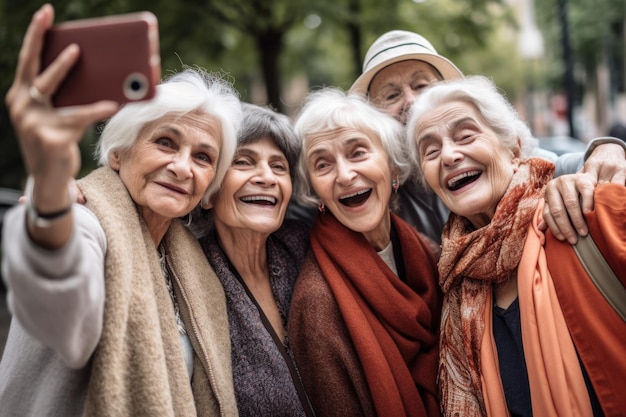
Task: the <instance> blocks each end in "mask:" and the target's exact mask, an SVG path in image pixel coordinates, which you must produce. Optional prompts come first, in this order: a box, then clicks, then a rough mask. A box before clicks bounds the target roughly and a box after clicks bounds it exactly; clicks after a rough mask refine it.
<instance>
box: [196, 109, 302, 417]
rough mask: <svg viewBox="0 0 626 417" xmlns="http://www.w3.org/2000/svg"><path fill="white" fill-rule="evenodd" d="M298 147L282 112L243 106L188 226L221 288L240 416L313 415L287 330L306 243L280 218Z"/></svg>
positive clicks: (296, 229) (290, 223)
mask: <svg viewBox="0 0 626 417" xmlns="http://www.w3.org/2000/svg"><path fill="white" fill-rule="evenodd" d="M299 152H300V143H299V142H298V140H297V139H296V136H295V134H294V132H293V128H292V127H291V124H290V121H289V119H288V118H287V117H286V116H284V115H281V114H278V113H276V112H274V111H272V110H270V109H267V108H262V107H259V106H254V105H251V104H244V118H243V125H242V129H241V133H240V134H239V136H238V139H237V151H236V154H235V158H234V159H233V162H232V165H231V166H230V168H229V169H228V171H227V173H226V176H225V178H224V182H223V183H222V186H221V188H220V190H219V191H218V193H217V194H216V195H215V197H214V198H213V200H212V203H211V205H212V210H210V212H208V213H204V214H205V215H203V217H202V218H203V220H201V221H194V225H193V229H194V231H195V233H196V235H198V236H200V237H199V240H200V244H201V246H202V248H203V249H204V252H205V254H206V256H207V258H208V259H209V262H210V263H211V265H212V266H213V268H214V269H215V272H216V273H217V276H218V278H219V279H220V281H221V282H222V285H223V287H224V291H225V293H226V303H227V308H228V321H229V324H230V339H231V344H232V366H233V379H234V383H235V394H236V397H237V407H238V409H239V414H240V415H241V416H253V417H264V416H265V417H280V416H284V417H296V416H312V415H313V413H312V411H311V406H310V404H309V401H308V399H307V396H306V394H305V392H304V388H303V386H302V382H301V380H300V377H299V376H298V372H297V370H296V368H295V363H294V360H293V358H292V356H291V353H290V351H289V344H288V340H287V333H286V325H287V314H288V312H289V306H290V303H291V295H292V292H293V286H294V283H295V280H296V277H297V276H298V271H299V269H300V265H301V264H302V261H303V259H304V255H305V254H306V250H307V248H308V246H309V245H308V243H309V235H308V228H307V227H306V226H304V225H303V224H300V223H298V222H296V221H293V220H288V221H285V222H283V220H284V218H285V213H286V210H287V205H288V204H289V200H290V199H291V195H292V186H293V185H292V178H293V176H294V173H295V168H296V166H297V161H298V155H299ZM197 214H200V213H197ZM195 217H200V216H195ZM207 221H208V222H209V223H208V224H207ZM207 231H208V233H207Z"/></svg>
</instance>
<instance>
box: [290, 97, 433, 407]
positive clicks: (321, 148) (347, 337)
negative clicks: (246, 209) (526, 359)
mask: <svg viewBox="0 0 626 417" xmlns="http://www.w3.org/2000/svg"><path fill="white" fill-rule="evenodd" d="M295 130H296V133H297V134H298V136H299V137H300V138H301V140H302V141H303V151H302V153H301V162H300V166H299V169H298V175H299V178H300V179H301V180H302V181H303V183H304V184H306V187H304V188H305V192H304V194H303V195H301V196H300V199H301V200H302V201H303V202H308V203H309V204H314V205H318V206H319V210H320V213H318V216H317V218H316V219H315V223H314V225H313V229H312V232H311V250H310V252H309V254H308V255H307V258H306V259H305V262H304V265H303V267H302V269H301V272H300V275H299V278H298V281H297V282H296V288H295V290H294V295H293V300H292V303H291V312H290V317H289V338H290V341H291V344H292V349H293V352H294V354H295V357H296V362H297V364H298V367H299V369H300V371H301V375H302V379H303V381H304V385H305V387H306V389H307V392H308V393H309V397H310V398H311V402H312V404H313V408H314V409H315V412H316V415H317V416H376V415H388V416H436V415H439V403H438V400H437V389H436V374H437V358H438V349H437V347H438V334H439V318H440V308H441V296H440V292H439V288H438V286H437V278H436V264H435V259H434V256H433V254H432V253H431V251H430V250H429V247H428V245H427V244H426V242H425V241H424V240H423V239H422V238H421V236H420V235H419V234H418V233H417V232H416V231H415V229H413V228H412V227H411V226H410V225H409V224H407V223H405V222H404V221H403V220H402V219H400V218H399V217H398V216H397V215H395V214H393V213H392V212H391V210H390V201H391V199H392V195H394V193H395V191H396V190H397V188H398V187H399V186H400V184H401V183H402V182H403V181H404V180H405V179H406V178H407V176H408V173H409V171H408V170H409V166H408V164H407V163H406V159H405V152H404V148H403V146H402V143H403V142H402V141H399V140H398V137H401V136H402V125H401V124H400V123H398V122H397V121H396V120H394V119H393V118H392V117H391V116H389V115H387V114H384V113H382V112H380V111H378V110H377V109H375V108H374V107H373V106H370V105H369V104H368V103H367V102H366V101H365V99H364V98H363V97H361V96H358V95H346V94H344V93H343V92H341V91H339V90H335V89H325V90H321V91H318V92H315V93H312V94H311V95H310V96H309V98H308V99H307V101H306V102H305V105H304V108H303V110H302V113H301V114H300V116H299V117H298V119H297V122H296V124H295Z"/></svg>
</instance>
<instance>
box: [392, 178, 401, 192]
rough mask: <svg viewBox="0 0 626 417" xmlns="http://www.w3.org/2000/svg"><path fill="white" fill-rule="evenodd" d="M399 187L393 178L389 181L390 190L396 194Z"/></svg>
mask: <svg viewBox="0 0 626 417" xmlns="http://www.w3.org/2000/svg"><path fill="white" fill-rule="evenodd" d="M399 187H400V184H398V179H397V178H394V179H393V180H391V188H393V192H394V193H397V192H398V188H399Z"/></svg>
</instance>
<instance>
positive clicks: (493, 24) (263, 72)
mask: <svg viewBox="0 0 626 417" xmlns="http://www.w3.org/2000/svg"><path fill="white" fill-rule="evenodd" d="M557 1H558V0H542V1H539V0H535V6H536V8H537V18H538V20H539V22H540V24H541V28H542V31H543V33H544V36H545V39H546V42H545V44H546V55H547V57H548V58H547V59H546V60H545V65H543V66H541V67H537V68H536V69H535V70H533V71H534V74H535V75H534V76H535V77H539V76H542V75H544V74H547V75H548V76H551V77H552V78H553V82H555V83H556V80H557V78H558V76H559V74H560V73H561V72H562V68H561V66H560V62H561V61H560V43H559V33H560V32H559V30H558V28H559V20H558V10H557V8H556V4H557ZM510 4H511V1H509V0H422V1H419V0H413V1H412V0H386V1H380V0H316V1H314V2H313V1H310V0H184V1H179V2H177V1H172V0H56V1H54V6H55V8H56V13H57V16H56V21H63V20H70V19H77V18H83V17H93V16H100V15H106V14H116V13H125V12H131V11H138V10H150V11H152V12H153V13H155V14H156V15H157V16H158V18H159V28H160V47H161V58H162V68H163V73H164V75H167V74H170V73H172V72H176V71H179V70H180V69H181V68H182V66H183V65H191V66H195V65H197V66H200V67H203V68H206V69H208V70H211V71H218V72H222V73H224V74H226V75H227V77H229V78H230V79H231V80H233V81H234V84H235V87H236V88H237V89H238V90H239V91H240V93H241V96H242V99H244V100H246V101H254V102H257V103H260V104H263V103H267V102H269V103H271V104H272V105H273V106H275V107H277V108H279V110H281V111H284V112H285V113H287V114H290V115H293V114H294V113H295V112H296V111H297V109H298V105H299V100H300V99H301V98H302V95H303V94H304V93H305V92H306V91H307V89H310V88H318V87H320V86H327V85H335V86H339V87H341V88H349V86H350V85H351V83H352V81H353V80H354V79H355V78H356V76H357V75H358V74H359V73H360V66H361V62H362V57H363V55H364V54H365V51H366V50H367V47H368V46H369V45H370V43H371V42H372V41H373V40H374V39H375V38H376V37H378V36H379V35H380V34H382V33H383V32H385V31H388V30H392V29H406V30H412V31H416V32H418V33H420V34H422V35H424V36H425V37H427V38H428V39H429V40H430V41H431V42H432V43H433V45H434V46H435V47H436V48H437V50H438V51H439V52H440V53H441V54H443V55H444V56H446V57H448V58H450V59H451V60H452V61H453V62H455V63H456V64H457V66H458V67H459V68H460V69H461V70H463V71H464V72H465V73H467V74H484V75H487V76H490V77H492V78H493V79H494V80H495V81H496V83H497V84H498V85H499V86H500V87H501V88H503V89H504V90H505V91H506V92H507V94H508V96H509V98H510V99H511V100H515V97H516V94H517V93H518V92H519V90H520V89H521V88H522V87H523V84H524V82H525V81H526V80H527V79H528V77H529V75H528V69H526V70H525V68H524V66H523V64H522V62H521V60H520V58H519V57H518V53H517V47H516V42H517V41H516V39H517V38H516V26H515V18H514V16H513V13H512V10H511V6H510ZM40 5H41V0H36V1H35V0H19V1H15V0H0V45H2V48H0V89H1V91H2V93H3V94H4V93H6V91H7V89H8V88H9V86H10V84H11V82H12V78H13V75H14V68H15V64H16V61H17V52H18V50H19V47H20V45H21V41H22V37H23V34H24V31H25V29H26V26H27V25H28V22H29V20H30V18H31V15H32V13H33V12H34V11H35V10H36V9H37V8H38V7H39V6H40ZM569 5H570V11H571V14H570V19H571V21H572V24H571V32H572V39H573V45H574V47H575V55H576V57H577V60H579V61H578V62H584V63H585V65H586V66H592V65H593V63H594V62H596V61H597V59H598V53H599V51H601V50H602V47H603V45H606V44H603V43H602V42H601V41H602V39H603V37H604V36H608V37H610V38H611V36H612V39H615V35H611V33H613V32H612V31H611V27H612V26H611V23H612V22H615V21H619V19H621V21H622V22H623V20H624V2H623V0H569ZM622 36H623V35H622ZM622 39H623V38H622ZM612 45H613V46H612V50H614V52H613V55H614V56H615V57H618V55H619V56H621V57H622V58H621V59H622V60H623V42H622V44H621V46H619V44H618V45H616V44H612ZM620 54H621V55H620ZM536 84H537V83H536ZM96 138H97V135H96V130H95V129H94V130H93V131H92V132H91V133H90V134H89V135H88V137H87V138H85V140H83V142H82V143H81V146H82V147H83V154H84V161H83V168H84V170H85V171H87V170H89V169H91V168H93V162H92V159H91V151H92V149H93V143H94V141H95V140H96ZM0 148H1V149H2V152H1V153H0V186H9V187H16V188H17V187H20V186H21V183H22V180H23V177H24V172H23V167H22V163H21V158H20V156H19V149H18V145H17V141H16V138H15V137H14V133H13V131H12V129H11V128H10V124H9V121H8V117H7V114H6V109H5V108H4V107H2V112H1V113H0Z"/></svg>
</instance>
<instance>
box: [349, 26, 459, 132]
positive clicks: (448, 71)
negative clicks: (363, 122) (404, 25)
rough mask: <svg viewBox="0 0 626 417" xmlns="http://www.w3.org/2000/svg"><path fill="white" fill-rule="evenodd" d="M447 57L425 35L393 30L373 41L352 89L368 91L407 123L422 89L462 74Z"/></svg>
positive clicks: (383, 107) (379, 104)
mask: <svg viewBox="0 0 626 417" xmlns="http://www.w3.org/2000/svg"><path fill="white" fill-rule="evenodd" d="M462 77H463V73H462V72H461V70H459V69H458V68H457V67H456V65H454V64H453V63H452V62H451V61H450V60H449V59H448V58H446V57H443V56H441V55H439V54H438V53H437V50H435V48H434V47H433V45H432V44H431V43H430V42H429V41H428V40H427V39H426V38H424V37H423V36H422V35H418V34H417V33H413V32H408V31H405V30H392V31H390V32H387V33H384V34H383V35H381V36H380V37H379V38H378V39H376V40H375V41H374V43H373V44H372V46H370V48H369V49H368V51H367V54H366V55H365V59H364V60H363V73H362V74H361V76H359V78H357V79H356V81H355V82H354V84H352V87H351V88H350V92H360V93H361V94H364V95H369V96H370V98H371V99H372V101H373V102H374V104H376V105H377V106H378V107H380V108H382V109H384V110H385V111H386V112H388V113H390V114H393V115H394V116H395V117H396V118H398V120H400V121H401V122H402V123H406V114H407V111H408V109H409V108H410V107H411V104H413V101H414V100H415V98H416V97H417V96H418V95H419V94H420V93H421V91H422V89H424V88H426V87H428V86H429V85H431V84H433V83H435V82H437V81H441V80H451V79H455V78H462Z"/></svg>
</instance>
